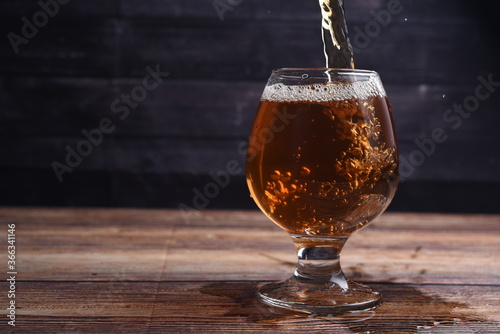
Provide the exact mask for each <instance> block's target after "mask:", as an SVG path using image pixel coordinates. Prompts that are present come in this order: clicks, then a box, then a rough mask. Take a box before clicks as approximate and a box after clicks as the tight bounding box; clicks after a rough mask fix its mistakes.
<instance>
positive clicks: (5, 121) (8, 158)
mask: <svg viewBox="0 0 500 334" xmlns="http://www.w3.org/2000/svg"><path fill="white" fill-rule="evenodd" d="M213 3H214V1H213V0H196V1H185V0H162V1H160V0H141V1H139V0H135V1H133V0H99V1H97V0H85V1H84V0H72V1H69V3H68V4H65V5H60V8H59V12H58V13H57V15H55V16H54V17H53V18H50V19H49V21H48V23H47V24H46V25H45V26H43V27H41V28H40V29H39V32H38V34H37V35H36V36H35V37H34V38H32V39H31V40H30V41H29V42H28V43H27V44H21V45H20V46H19V49H20V52H19V53H18V54H16V53H15V52H14V50H13V48H12V46H11V44H10V42H9V40H8V38H7V35H8V33H9V32H14V33H17V34H21V28H22V25H23V21H21V18H22V17H23V16H26V17H27V18H28V19H29V20H30V21H32V17H33V15H34V14H35V13H36V12H37V11H39V10H40V7H39V5H38V4H37V1H34V0H30V1H28V0H1V1H0V33H1V39H0V41H1V42H0V205H36V206H42V205H49V206H120V207H178V205H179V204H180V203H185V204H186V205H189V206H193V204H192V203H193V197H194V195H195V193H194V192H193V189H194V188H198V189H200V190H201V191H202V192H203V187H204V186H205V185H206V184H207V183H209V182H210V181H211V178H210V176H209V173H210V172H211V171H212V172H218V171H223V170H225V169H226V164H227V163H228V162H229V161H232V160H235V161H237V162H238V163H239V164H240V165H241V166H244V163H245V158H244V156H243V155H242V154H241V152H240V151H239V150H238V147H239V145H240V144H241V143H243V142H244V141H245V140H246V138H247V135H248V133H249V130H250V127H251V122H252V121H253V117H254V114H255V110H256V107H257V104H258V100H259V98H260V94H261V92H262V89H263V87H264V85H265V83H266V81H267V78H268V76H269V74H270V71H271V70H272V69H273V68H279V67H320V66H323V64H324V59H323V52H322V44H321V43H322V42H321V38H320V30H319V9H318V6H317V1H316V0H287V1H284V0H242V1H241V2H240V4H239V5H236V6H235V8H234V10H232V11H228V12H226V13H225V15H224V20H221V19H220V17H219V15H218V14H217V12H216V10H215V8H214V5H213ZM232 3H233V4H235V3H238V1H233V2H232ZM387 3H388V1H386V0H346V11H347V19H348V21H349V29H350V33H351V38H354V37H355V36H354V35H355V33H356V31H357V30H356V27H357V28H359V29H361V30H364V28H365V27H366V24H367V23H368V22H370V21H371V20H373V16H372V15H371V14H370V11H372V10H374V11H380V10H383V9H386V8H387ZM494 4H495V2H494V1H492V0H491V1H487V0H476V1H474V2H470V1H465V0H419V1H411V0H401V6H402V7H403V11H402V12H401V13H400V14H397V15H393V16H392V17H391V19H392V21H391V23H390V24H389V25H388V26H387V27H384V28H382V29H381V31H380V33H379V34H377V36H375V37H373V38H371V40H370V44H369V45H368V46H366V47H365V48H362V50H361V52H358V54H356V65H357V67H358V68H365V69H373V70H376V71H378V72H379V73H380V75H381V77H382V79H383V81H384V84H385V87H386V90H387V92H388V95H389V98H390V99H391V101H392V105H393V114H394V118H395V123H396V128H397V131H398V137H399V143H400V149H401V156H402V157H403V158H404V159H407V160H408V159H409V157H410V154H411V153H412V152H414V151H415V150H418V147H417V146H416V144H415V143H414V141H415V139H420V140H423V139H425V138H429V137H430V136H431V133H432V130H433V129H435V128H438V127H441V128H443V129H444V130H445V131H446V133H447V135H448V140H447V141H446V142H445V143H442V144H439V145H437V147H436V150H435V152H434V154H432V155H431V156H429V157H426V159H425V162H424V163H423V164H422V165H421V166H418V167H417V168H415V171H414V172H412V173H409V174H410V175H408V176H407V177H406V180H405V182H403V183H402V184H401V185H400V190H399V192H398V194H397V197H396V199H395V200H394V202H393V204H392V206H391V210H411V211H443V212H497V213H498V212H500V204H499V199H500V196H499V194H498V191H499V190H500V187H499V186H500V174H499V169H500V168H499V167H500V150H499V144H500V131H499V130H498V125H499V124H500V116H499V102H500V88H498V91H497V92H495V93H493V94H492V95H491V96H490V97H489V98H488V99H487V100H485V101H481V103H480V106H479V108H478V109H477V110H476V111H474V112H473V113H471V115H470V117H469V118H467V119H463V122H462V124H461V126H460V127H459V128H458V129H456V130H454V129H452V128H451V127H450V125H451V124H449V123H445V122H444V121H443V114H444V113H445V111H446V110H447V109H449V108H451V107H452V106H453V104H455V103H462V102H463V101H464V100H465V99H466V98H467V97H468V96H471V95H474V92H475V87H476V86H477V85H478V84H479V81H478V79H477V78H478V76H483V77H484V78H488V76H489V75H492V78H493V79H494V81H500V76H499V73H500V71H499V70H500V66H499V55H500V52H499V51H500V46H499V38H498V36H499V35H498V32H499V29H498V18H497V14H496V13H497V11H496V7H495V6H494ZM353 44H354V46H355V47H356V46H358V47H359V45H356V43H354V42H353ZM148 65H149V66H152V67H155V66H156V65H159V66H160V68H161V70H162V71H165V72H169V73H170V75H169V76H168V78H166V79H165V80H164V81H163V83H162V84H161V85H160V86H159V87H158V88H157V89H155V90H153V91H151V92H149V94H148V96H147V98H146V99H145V100H144V101H143V102H140V104H139V105H138V107H137V108H135V109H131V110H130V115H129V116H128V117H127V118H126V119H124V120H120V119H119V118H118V117H117V115H116V114H114V113H113V112H112V110H111V103H112V102H113V100H115V99H116V98H118V97H120V94H122V93H129V92H130V91H131V89H132V88H133V87H135V86H136V85H140V84H141V82H142V78H143V77H144V76H145V75H146V73H147V72H146V67H147V66H148ZM106 117H107V118H110V119H111V120H112V121H113V124H114V125H115V126H116V128H115V130H114V131H113V132H112V133H111V134H106V135H105V136H104V138H103V141H102V144H100V145H99V146H98V147H95V148H94V149H93V152H92V153H91V154H90V155H89V156H87V157H85V158H84V159H83V162H82V163H81V165H79V166H78V167H76V168H75V169H74V171H73V172H72V173H66V174H64V176H63V177H64V179H63V182H59V181H58V179H57V177H56V175H55V173H54V171H53V170H52V167H51V164H52V162H53V161H59V162H62V163H64V159H65V156H66V150H65V147H66V146H67V145H69V146H71V147H73V148H75V147H76V145H77V144H78V142H80V141H81V140H82V139H84V137H83V135H82V130H84V129H86V130H91V129H94V128H96V127H98V126H99V122H100V120H101V119H103V118H106ZM207 208H255V206H254V204H253V202H252V201H251V200H250V198H249V196H248V191H247V188H246V184H245V182H244V177H243V173H240V174H239V175H236V176H233V177H232V178H231V181H230V183H229V185H228V186H227V187H225V188H224V189H220V191H219V194H218V195H217V196H216V197H215V198H213V199H210V200H209V203H207Z"/></svg>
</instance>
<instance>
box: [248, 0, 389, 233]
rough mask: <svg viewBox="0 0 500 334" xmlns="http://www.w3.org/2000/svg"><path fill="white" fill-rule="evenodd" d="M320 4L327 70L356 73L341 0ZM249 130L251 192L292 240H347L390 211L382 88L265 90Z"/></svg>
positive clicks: (274, 87) (368, 85)
mask: <svg viewBox="0 0 500 334" xmlns="http://www.w3.org/2000/svg"><path fill="white" fill-rule="evenodd" d="M319 3H320V6H321V12H322V21H321V22H322V25H321V28H322V32H323V41H324V46H325V56H326V60H327V67H328V68H347V69H353V68H354V60H353V51H352V47H351V45H350V42H349V38H348V35H347V27H346V22H345V18H344V9H343V0H319ZM377 82H379V81H377ZM284 114H285V115H293V116H294V117H292V118H291V119H290V120H289V124H287V125H286V127H283V129H282V130H280V131H274V132H273V133H272V136H271V135H270V137H269V138H272V140H266V141H264V140H263V139H262V133H264V132H265V129H266V128H267V129H269V128H270V129H273V127H275V128H280V127H277V125H276V120H278V119H280V115H284ZM254 124H255V126H254V129H253V131H252V134H251V137H250V138H251V139H250V146H249V152H252V154H255V156H254V157H253V158H255V159H249V160H248V166H247V178H248V184H249V187H250V191H251V194H252V197H253V198H254V199H255V201H256V202H257V204H258V205H259V207H260V208H261V210H262V211H263V212H265V213H266V215H268V216H269V217H270V218H271V219H272V220H273V221H274V222H275V223H276V224H277V225H279V226H281V227H282V228H283V229H285V230H287V231H288V232H289V233H291V234H293V235H303V234H308V235H316V234H317V235H322V236H325V235H332V236H337V237H338V236H348V235H349V234H350V233H352V232H353V231H355V230H357V229H359V228H361V227H362V226H363V225H365V224H366V223H368V222H370V221H371V220H372V219H373V218H375V217H376V216H377V215H378V214H380V213H381V212H383V211H384V210H385V208H386V207H387V205H389V202H390V200H391V199H392V197H393V195H394V192H395V191H396V187H397V174H398V165H397V148H396V147H397V146H396V139H395V138H394V129H393V125H392V122H391V115H390V105H389V103H388V101H387V98H386V93H385V91H384V88H383V86H382V85H381V84H380V82H379V84H373V82H370V81H355V80H354V81H352V82H346V83H343V84H338V83H337V84H333V82H330V83H326V84H304V85H299V86H285V85H283V84H275V85H271V86H266V88H265V91H264V93H263V96H262V100H261V104H260V107H259V112H258V114H257V118H256V120H255V123H254ZM280 129H281V128H280Z"/></svg>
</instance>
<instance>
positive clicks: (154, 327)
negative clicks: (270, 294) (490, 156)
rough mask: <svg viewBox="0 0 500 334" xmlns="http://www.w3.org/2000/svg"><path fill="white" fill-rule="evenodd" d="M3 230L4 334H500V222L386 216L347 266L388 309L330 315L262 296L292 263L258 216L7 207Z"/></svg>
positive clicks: (0, 213)
mask: <svg viewBox="0 0 500 334" xmlns="http://www.w3.org/2000/svg"><path fill="white" fill-rule="evenodd" d="M8 223H10V224H11V223H15V224H16V249H17V266H18V268H17V270H18V275H17V293H16V303H17V305H18V309H17V312H18V313H17V326H16V328H15V330H12V328H9V327H8V326H7V325H6V323H5V322H3V323H0V328H2V331H3V332H6V333H9V332H12V333H16V332H19V330H21V332H22V333H54V332H57V333H88V332H94V333H101V332H106V331H108V332H109V331H111V332H120V333H188V332H203V333H205V332H206V333H267V332H276V333H298V332H299V331H300V332H303V331H309V332H311V331H312V332H317V333H323V332H325V333H326V332H328V333H367V332H370V333H473V332H478V333H497V332H498V331H500V328H499V324H500V318H499V316H498V314H500V313H499V312H500V285H499V284H498V282H499V279H500V266H499V264H498V261H497V259H498V256H499V255H500V246H499V245H500V234H499V232H500V216H498V215H443V214H411V213H406V214H403V213H388V214H384V215H382V216H381V217H379V218H378V219H377V220H376V222H375V223H373V224H371V225H370V226H368V227H367V228H365V229H363V230H362V231H360V232H358V233H356V234H355V235H354V236H353V237H352V238H351V239H350V241H349V242H348V244H347V246H346V248H345V249H344V252H343V260H342V263H343V266H344V268H345V271H346V273H347V274H348V275H349V276H350V277H352V278H353V279H355V280H358V281H362V282H367V283H369V284H370V285H373V286H374V287H375V288H377V289H378V290H380V291H381V292H382V294H383V296H384V303H383V305H382V306H381V307H379V308H377V309H376V311H375V312H372V313H366V314H361V315H358V316H356V317H354V316H351V317H335V318H328V317H307V316H302V315H298V314H292V313H289V312H283V311H279V310H277V309H271V308H268V307H265V306H264V305H262V304H260V303H259V302H258V301H257V300H256V299H255V291H256V288H257V287H258V286H259V285H260V284H262V283H263V282H267V281H273V280H278V279H282V278H285V277H287V276H289V275H290V274H291V272H292V271H293V268H294V262H295V256H294V250H293V247H292V245H291V241H290V240H289V237H288V236H287V235H286V233H285V232H283V231H282V230H280V229H279V228H278V227H276V226H275V225H273V224H272V223H271V222H269V221H268V220H267V218H265V217H264V215H263V214H261V213H259V212H247V211H193V212H185V213H184V214H183V213H181V212H180V211H173V210H131V209H127V210H124V209H41V208H22V209H21V208H1V209H0V225H2V226H4V227H5V230H6V226H7V224H8ZM5 233H6V232H5V231H3V232H2V234H1V235H3V237H2V239H4V237H5ZM2 242H3V241H2ZM5 262H6V252H2V253H1V254H0V263H5ZM0 289H1V290H2V291H4V290H5V291H7V283H6V282H5V281H2V282H1V283H0ZM2 305H3V302H2ZM1 309H2V310H1V311H0V314H6V311H5V308H4V307H3V306H2V308H1Z"/></svg>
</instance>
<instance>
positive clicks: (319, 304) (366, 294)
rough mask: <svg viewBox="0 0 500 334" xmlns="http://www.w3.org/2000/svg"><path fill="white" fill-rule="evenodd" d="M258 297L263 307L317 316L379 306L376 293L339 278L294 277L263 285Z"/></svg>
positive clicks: (363, 286) (366, 287)
mask: <svg viewBox="0 0 500 334" xmlns="http://www.w3.org/2000/svg"><path fill="white" fill-rule="evenodd" d="M258 296H259V298H260V300H261V301H262V302H264V303H265V304H268V305H271V306H274V307H280V308H286V309H289V310H295V311H299V312H305V313H310V314H317V315H330V314H331V315H340V314H345V313H353V312H362V311H369V310H371V309H374V308H375V307H377V306H378V305H379V304H380V303H381V296H380V293H379V292H378V291H376V290H374V289H372V288H371V287H369V286H367V285H364V284H360V283H356V282H353V281H351V280H350V279H348V278H346V277H345V276H343V275H338V276H336V277H333V278H332V279H331V280H330V281H328V282H324V281H323V282H318V281H314V280H307V279H303V278H300V277H297V276H292V277H291V278H289V279H287V280H285V281H282V282H277V283H269V284H265V285H263V286H262V287H261V288H260V289H259V290H258Z"/></svg>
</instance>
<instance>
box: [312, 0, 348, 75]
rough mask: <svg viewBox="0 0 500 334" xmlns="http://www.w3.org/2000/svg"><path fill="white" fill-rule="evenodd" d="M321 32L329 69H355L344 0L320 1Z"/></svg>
mask: <svg viewBox="0 0 500 334" xmlns="http://www.w3.org/2000/svg"><path fill="white" fill-rule="evenodd" d="M319 5H320V8H321V15H322V19H321V30H322V36H323V45H324V50H325V57H326V67H328V68H354V57H353V50H352V47H351V43H350V42H349V36H348V34H347V24H346V20H345V14H344V1H343V0H319Z"/></svg>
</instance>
